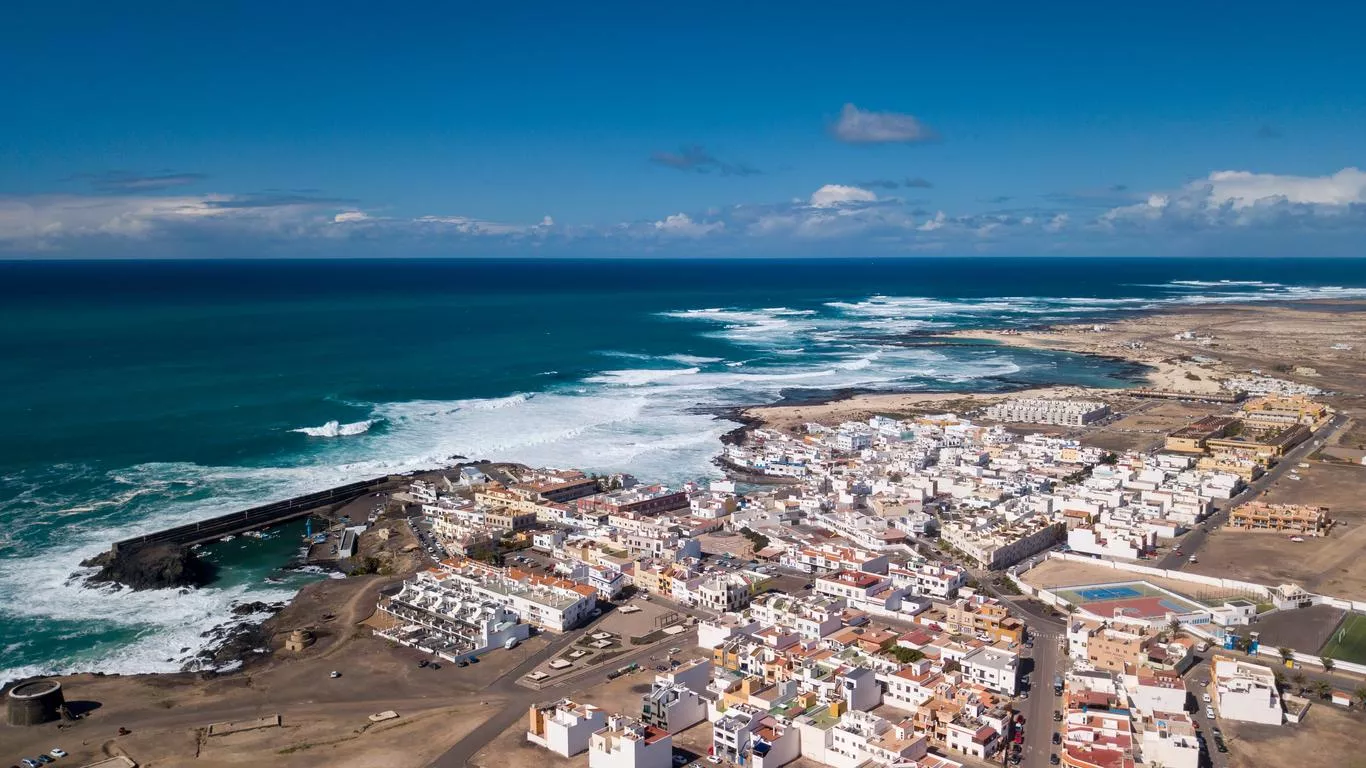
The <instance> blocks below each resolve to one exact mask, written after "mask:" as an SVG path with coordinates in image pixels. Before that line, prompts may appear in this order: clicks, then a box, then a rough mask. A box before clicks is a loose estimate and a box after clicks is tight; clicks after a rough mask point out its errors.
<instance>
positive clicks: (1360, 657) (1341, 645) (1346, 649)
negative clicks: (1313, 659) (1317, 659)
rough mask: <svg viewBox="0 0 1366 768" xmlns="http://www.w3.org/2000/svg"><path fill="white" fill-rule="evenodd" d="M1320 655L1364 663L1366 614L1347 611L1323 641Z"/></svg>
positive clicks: (1365, 654)
mask: <svg viewBox="0 0 1366 768" xmlns="http://www.w3.org/2000/svg"><path fill="white" fill-rule="evenodd" d="M1319 655H1320V656H1328V657H1330V658H1334V659H1337V660H1339V661H1348V662H1353V663H1356V664H1366V615H1363V614H1360V613H1349V614H1347V615H1346V616H1344V617H1342V623H1341V624H1339V625H1338V628H1337V629H1335V630H1333V634H1332V635H1331V636H1329V638H1328V642H1327V643H1324V645H1323V650H1321V651H1319Z"/></svg>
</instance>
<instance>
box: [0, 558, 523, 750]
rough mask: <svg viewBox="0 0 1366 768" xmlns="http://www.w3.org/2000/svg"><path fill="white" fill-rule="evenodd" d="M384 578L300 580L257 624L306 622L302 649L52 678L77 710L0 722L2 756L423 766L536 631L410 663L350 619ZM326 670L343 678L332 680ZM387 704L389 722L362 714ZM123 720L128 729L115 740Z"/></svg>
mask: <svg viewBox="0 0 1366 768" xmlns="http://www.w3.org/2000/svg"><path fill="white" fill-rule="evenodd" d="M393 581H394V578H386V577H378V576H367V577H355V578H350V579H344V580H328V581H323V582H319V583H317V584H313V585H310V586H308V587H306V588H305V589H304V590H303V591H302V592H301V593H300V595H299V596H298V597H297V598H296V599H295V600H294V601H293V602H292V603H291V604H290V606H289V607H288V608H286V609H285V611H284V612H282V613H281V614H279V615H278V616H276V617H275V618H273V619H272V620H271V621H270V622H268V629H269V630H278V633H277V634H275V636H274V641H273V644H274V645H275V646H277V647H278V646H280V645H282V644H283V641H284V638H285V637H286V636H287V635H288V629H289V628H291V627H296V626H314V627H316V628H317V633H318V641H317V643H316V644H315V645H313V646H312V647H310V648H308V649H306V650H305V651H304V652H303V653H299V654H291V653H288V652H285V651H283V650H279V651H277V652H276V654H275V655H273V656H271V657H268V658H266V659H263V660H261V661H259V662H256V663H254V664H251V665H249V666H248V667H247V668H246V669H245V670H243V671H242V672H238V673H233V674H228V675H220V676H212V675H203V676H201V675H193V674H176V675H135V676H99V675H73V676H68V677H65V678H60V679H61V680H62V683H63V688H64V692H65V694H66V698H67V701H68V702H71V703H72V704H73V708H75V709H77V710H78V711H80V710H83V709H88V710H89V711H88V714H87V715H86V716H85V717H84V718H83V719H82V720H80V721H77V722H75V723H73V724H70V725H62V726H59V725H58V724H56V723H50V724H48V725H43V726H36V727H31V728H10V727H3V726H0V756H3V758H4V759H7V760H16V761H17V760H18V759H19V758H20V757H24V756H33V755H36V754H38V753H39V752H46V751H47V750H50V749H52V748H53V747H61V748H63V749H65V750H67V751H68V752H70V753H71V755H72V756H73V757H72V758H71V762H72V764H75V765H80V764H83V763H84V762H86V761H90V760H94V759H98V758H102V757H105V756H111V755H119V754H126V755H128V756H129V757H131V758H133V759H134V760H136V761H137V762H138V764H139V765H144V766H179V765H189V764H191V763H192V762H193V764H195V765H205V766H236V765H247V764H256V765H260V764H270V765H279V766H300V767H301V768H302V767H303V766H316V765H336V766H355V767H356V768H361V767H362V766H375V765H386V766H420V765H426V764H427V763H428V762H430V761H431V760H432V759H433V758H435V757H436V756H437V755H439V754H440V753H442V752H443V751H444V750H445V749H447V748H448V747H449V746H450V745H451V744H453V743H455V742H456V741H458V740H459V739H460V737H461V736H463V735H464V734H465V733H467V732H468V731H470V730H472V729H473V728H475V727H477V726H478V725H479V724H480V723H482V722H483V721H484V720H485V719H486V718H487V716H488V715H490V714H492V713H494V712H496V711H497V710H498V705H500V703H501V701H500V700H496V699H488V698H484V699H481V698H480V697H481V694H480V691H482V690H483V689H484V688H487V687H488V686H489V685H490V684H491V683H492V682H493V681H494V680H495V679H497V678H498V677H499V676H501V675H502V674H503V673H505V672H506V671H507V670H508V669H510V668H511V667H512V666H513V665H514V664H515V663H517V662H518V661H520V660H522V659H524V658H526V657H527V656H528V655H530V654H532V653H534V652H535V651H537V650H539V649H540V648H542V647H544V644H545V640H544V639H542V638H534V639H533V640H532V641H529V642H528V643H525V644H524V645H523V646H519V647H518V648H517V649H514V650H513V651H499V652H498V653H496V654H490V655H489V657H488V659H487V660H486V661H485V662H484V663H481V664H476V665H471V666H469V667H467V668H458V667H456V666H455V665H443V667H442V669H440V670H430V669H419V668H418V667H417V665H416V662H417V660H418V659H419V658H421V656H420V655H419V654H418V653H417V652H415V651H412V650H410V649H405V648H398V647H393V646H391V645H390V644H389V643H387V642H385V641H383V640H380V639H377V638H374V637H372V636H371V635H370V633H369V631H368V630H367V629H365V628H364V627H362V626H359V624H360V622H362V621H363V620H364V619H365V618H366V617H367V616H369V615H370V613H371V612H372V611H373V610H374V605H375V600H376V596H377V594H378V591H379V589H380V588H381V587H383V586H384V585H386V584H389V583H392V582H393ZM328 615H330V616H332V618H330V619H328V618H325V617H326V616H328ZM333 670H336V671H339V672H341V677H339V678H336V679H333V678H331V676H330V673H331V671H333ZM485 702H486V703H485ZM385 710H394V711H395V712H397V713H398V714H399V718H397V719H395V720H390V721H387V722H384V723H378V724H372V723H370V721H369V719H368V718H369V716H370V715H371V714H375V713H378V712H382V711H385ZM274 714H279V715H280V716H281V718H282V721H283V722H282V726H281V727H276V728H266V729H262V730H254V731H247V732H243V733H235V734H231V735H226V736H208V735H207V728H208V726H209V725H210V724H212V723H218V722H225V721H241V720H250V719H254V718H258V717H264V716H268V715H274ZM120 728H126V729H128V730H129V731H130V733H128V734H127V735H123V736H120V735H119V729H120ZM6 764H8V763H6Z"/></svg>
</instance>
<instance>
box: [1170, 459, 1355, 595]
mask: <svg viewBox="0 0 1366 768" xmlns="http://www.w3.org/2000/svg"><path fill="white" fill-rule="evenodd" d="M1307 463H1308V464H1309V465H1310V466H1309V467H1308V468H1305V469H1299V468H1296V473H1297V474H1298V475H1299V476H1300V477H1301V478H1302V479H1300V480H1293V479H1291V478H1290V477H1288V476H1285V477H1282V478H1281V479H1280V480H1279V481H1277V482H1276V484H1275V485H1273V486H1272V487H1271V488H1270V489H1269V490H1268V491H1267V492H1266V494H1264V495H1263V496H1262V499H1263V500H1264V501H1268V502H1272V503H1282V504H1312V505H1315V506H1324V507H1328V508H1329V510H1330V515H1331V517H1332V518H1333V519H1334V520H1336V521H1337V523H1336V524H1335V525H1334V526H1333V528H1332V529H1331V530H1330V531H1329V534H1328V535H1327V536H1325V537H1322V538H1306V539H1305V540H1304V541H1302V542H1292V541H1290V537H1289V536H1288V535H1284V534H1277V533H1270V532H1260V531H1257V532H1254V531H1237V530H1228V529H1222V528H1221V529H1217V530H1215V531H1213V532H1212V535H1211V536H1210V537H1209V538H1208V539H1207V540H1206V541H1205V544H1204V546H1203V547H1201V549H1200V562H1199V563H1197V564H1194V565H1188V566H1186V567H1185V568H1184V570H1189V571H1194V572H1196V573H1203V574H1206V575H1210V576H1221V577H1224V578H1231V579H1239V580H1242V581H1253V582H1257V583H1259V584H1285V583H1293V584H1299V585H1300V586H1302V587H1304V588H1305V589H1307V590H1309V591H1311V592H1318V593H1322V594H1326V595H1333V596H1335V597H1344V598H1348V599H1350V600H1366V557H1363V553H1366V502H1363V496H1366V467H1364V466H1361V465H1359V464H1358V465H1350V464H1341V463H1336V462H1334V463H1328V462H1323V461H1310V462H1307Z"/></svg>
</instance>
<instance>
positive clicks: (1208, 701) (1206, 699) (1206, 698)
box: [1204, 693, 1210, 704]
mask: <svg viewBox="0 0 1366 768" xmlns="http://www.w3.org/2000/svg"><path fill="white" fill-rule="evenodd" d="M1204 698H1205V703H1206V704H1208V703H1210V698H1209V694H1208V693H1207V694H1205V696H1204Z"/></svg>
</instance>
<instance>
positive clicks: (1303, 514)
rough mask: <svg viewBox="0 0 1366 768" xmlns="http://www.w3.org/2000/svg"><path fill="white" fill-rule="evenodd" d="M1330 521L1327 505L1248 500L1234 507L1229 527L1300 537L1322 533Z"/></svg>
mask: <svg viewBox="0 0 1366 768" xmlns="http://www.w3.org/2000/svg"><path fill="white" fill-rule="evenodd" d="M1332 523H1333V521H1332V519H1331V518H1329V517H1328V507H1312V506H1308V505H1303V504H1268V503H1266V502H1264V501H1251V502H1248V503H1247V504H1241V505H1239V506H1237V507H1234V508H1233V511H1232V512H1230V513H1229V518H1228V527H1229V528H1233V529H1236V530H1243V531H1272V532H1275V533H1293V534H1298V535H1302V536H1322V535H1324V534H1325V533H1327V531H1328V527H1329V526H1330V525H1332Z"/></svg>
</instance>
